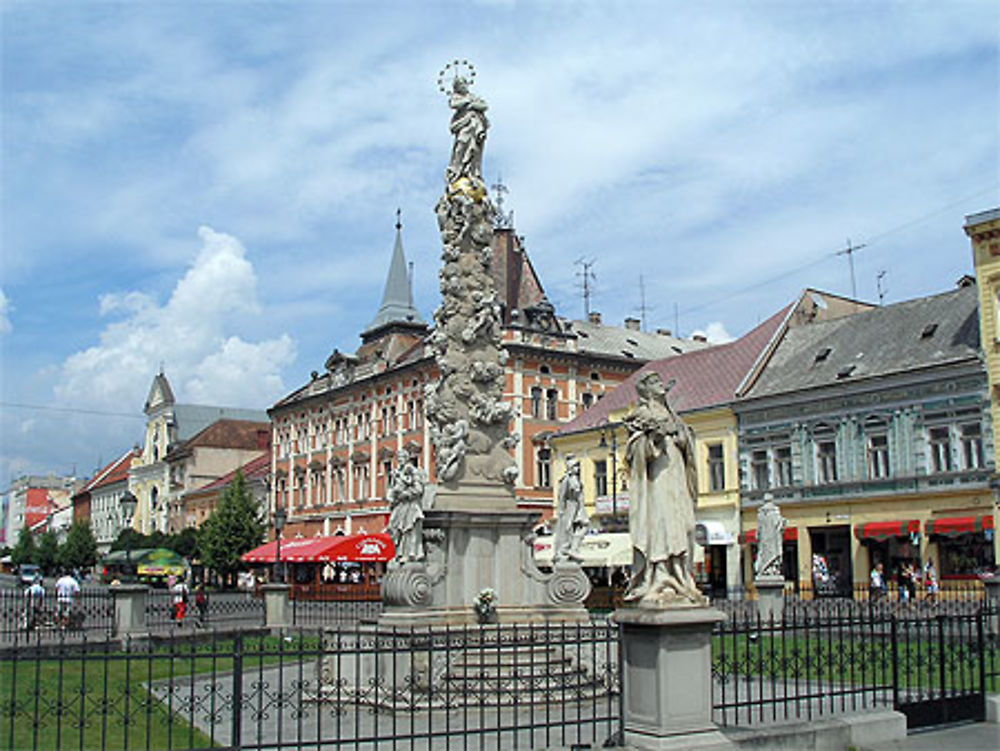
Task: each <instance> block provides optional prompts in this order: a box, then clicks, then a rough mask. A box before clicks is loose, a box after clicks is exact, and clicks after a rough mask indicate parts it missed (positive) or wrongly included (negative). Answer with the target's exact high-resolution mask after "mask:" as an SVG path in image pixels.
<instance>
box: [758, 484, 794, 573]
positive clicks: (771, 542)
mask: <svg viewBox="0 0 1000 751" xmlns="http://www.w3.org/2000/svg"><path fill="white" fill-rule="evenodd" d="M787 523H788V520H787V519H785V518H784V517H782V516H781V511H780V510H779V509H778V506H777V505H776V504H775V503H774V499H773V498H770V497H765V499H764V503H763V504H761V507H760V508H759V509H757V558H756V559H754V563H753V570H754V575H755V576H757V577H764V576H781V575H782V571H781V560H782V552H783V550H782V542H783V540H784V537H785V525H786V524H787Z"/></svg>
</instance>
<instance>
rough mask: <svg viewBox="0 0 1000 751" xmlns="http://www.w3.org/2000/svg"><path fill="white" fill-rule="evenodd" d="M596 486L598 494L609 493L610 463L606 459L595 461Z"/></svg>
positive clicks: (604, 494)
mask: <svg viewBox="0 0 1000 751" xmlns="http://www.w3.org/2000/svg"><path fill="white" fill-rule="evenodd" d="M594 487H595V489H596V491H597V495H598V496H606V495H607V494H608V463H607V462H606V461H605V460H604V459H600V460H598V461H595V462H594Z"/></svg>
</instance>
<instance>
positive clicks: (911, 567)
mask: <svg viewBox="0 0 1000 751" xmlns="http://www.w3.org/2000/svg"><path fill="white" fill-rule="evenodd" d="M919 578H920V571H918V570H917V566H916V564H915V563H914V562H913V561H907V562H906V597H907V599H908V600H909V601H910V602H916V601H917V580H918V579H919Z"/></svg>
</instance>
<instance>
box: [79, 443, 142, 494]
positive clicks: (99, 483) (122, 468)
mask: <svg viewBox="0 0 1000 751" xmlns="http://www.w3.org/2000/svg"><path fill="white" fill-rule="evenodd" d="M134 457H135V450H134V449H129V450H128V451H127V452H125V454H124V455H123V456H121V457H119V458H118V459H115V460H114V461H113V462H111V463H110V464H108V465H106V466H105V467H103V468H102V469H100V470H98V471H97V472H95V473H94V476H93V477H92V478H91V479H90V482H88V483H87V484H86V485H84V486H83V488H82V489H81V490H80V492H79V493H77V495H80V493H87V492H90V491H92V490H94V489H96V488H102V487H104V486H105V485H113V484H114V483H116V482H121V481H122V480H127V479H128V471H129V469H131V467H132V459H133V458H134Z"/></svg>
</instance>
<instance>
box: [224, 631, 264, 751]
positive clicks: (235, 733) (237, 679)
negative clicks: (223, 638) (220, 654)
mask: <svg viewBox="0 0 1000 751" xmlns="http://www.w3.org/2000/svg"><path fill="white" fill-rule="evenodd" d="M258 722H259V720H258ZM230 733H231V737H230V739H229V741H230V743H229V745H230V747H231V748H232V750H233V751H239V750H240V749H241V748H242V747H243V632H242V631H237V632H236V637H235V638H234V639H233V721H232V729H231V731H230Z"/></svg>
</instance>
